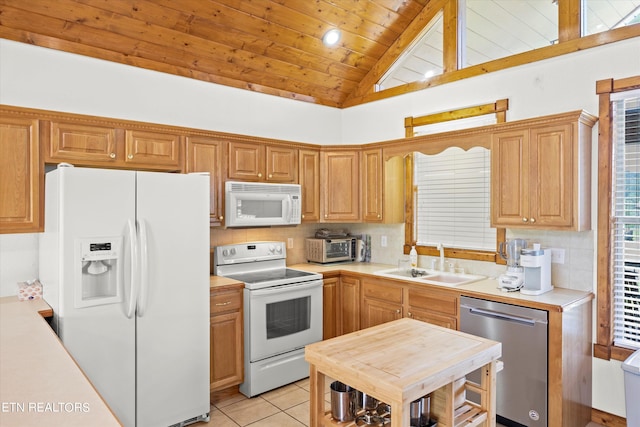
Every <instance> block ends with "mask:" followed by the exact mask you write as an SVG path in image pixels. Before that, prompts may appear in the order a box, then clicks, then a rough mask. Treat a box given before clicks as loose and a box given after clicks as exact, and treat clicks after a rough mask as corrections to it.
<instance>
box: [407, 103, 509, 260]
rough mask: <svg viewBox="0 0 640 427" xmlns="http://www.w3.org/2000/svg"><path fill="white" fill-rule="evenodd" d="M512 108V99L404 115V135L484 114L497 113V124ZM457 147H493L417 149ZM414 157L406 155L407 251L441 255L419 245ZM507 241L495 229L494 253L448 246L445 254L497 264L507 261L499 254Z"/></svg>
mask: <svg viewBox="0 0 640 427" xmlns="http://www.w3.org/2000/svg"><path fill="white" fill-rule="evenodd" d="M508 109H509V100H508V99H507V98H505V99H499V100H497V101H496V102H494V103H489V104H482V105H476V106H472V107H465V108H459V109H456V110H450V111H445V112H441V113H434V114H429V115H425V116H418V117H405V119H404V127H405V136H406V137H407V138H411V137H413V136H414V135H415V129H414V128H415V127H419V126H427V125H430V124H436V123H442V122H446V121H451V120H458V119H465V118H470V117H477V116H482V115H485V114H495V115H496V123H505V122H506V120H507V116H506V114H507V110H508ZM452 146H456V147H461V148H463V149H469V148H470V147H472V146H480V147H485V148H488V149H489V150H491V146H490V144H489V145H488V146H487V145H485V144H480V143H478V144H475V143H471V144H469V143H467V144H465V143H461V144H443V145H439V144H433V145H431V148H432V150H429V151H427V150H417V151H419V152H421V153H423V154H438V153H440V152H442V151H444V150H445V149H447V148H449V147H452ZM413 159H414V156H413V155H409V156H407V157H406V158H405V186H404V188H405V196H404V197H405V198H404V199H405V219H406V220H405V232H404V236H405V242H404V247H403V252H404V254H408V253H409V251H410V250H411V247H412V246H415V247H416V251H417V252H418V254H419V255H427V256H439V255H440V251H439V250H438V248H437V247H435V246H423V245H417V244H416V236H415V234H414V230H415V227H414V217H415V216H414V215H415V211H414V201H415V198H414V197H415V194H416V188H415V185H414V182H413V174H414V160H413ZM505 240H506V229H505V228H496V247H495V250H494V251H493V252H489V251H480V250H473V249H461V248H447V247H444V256H445V257H447V258H457V259H468V260H474V261H487V262H495V263H496V264H506V261H505V260H503V259H502V258H501V257H500V256H498V245H499V244H500V242H503V241H505Z"/></svg>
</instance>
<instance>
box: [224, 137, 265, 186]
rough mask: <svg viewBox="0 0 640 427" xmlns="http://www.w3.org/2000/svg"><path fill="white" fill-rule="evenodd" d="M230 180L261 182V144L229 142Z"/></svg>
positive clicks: (262, 164) (262, 156)
mask: <svg viewBox="0 0 640 427" xmlns="http://www.w3.org/2000/svg"><path fill="white" fill-rule="evenodd" d="M228 150H229V157H228V158H229V167H228V176H229V178H230V179H239V180H245V181H262V180H263V177H264V164H265V148H264V145H262V144H254V143H249V142H238V141H229V145H228Z"/></svg>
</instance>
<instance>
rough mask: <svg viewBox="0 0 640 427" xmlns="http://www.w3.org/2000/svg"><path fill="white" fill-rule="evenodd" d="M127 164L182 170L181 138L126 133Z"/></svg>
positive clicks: (132, 131) (146, 133)
mask: <svg viewBox="0 0 640 427" xmlns="http://www.w3.org/2000/svg"><path fill="white" fill-rule="evenodd" d="M125 163H126V164H127V165H128V166H129V167H135V166H137V165H140V166H142V167H147V168H150V169H158V170H170V171H171V170H181V169H182V167H181V164H180V136H179V135H175V134H171V133H161V132H148V131H142V130H126V131H125Z"/></svg>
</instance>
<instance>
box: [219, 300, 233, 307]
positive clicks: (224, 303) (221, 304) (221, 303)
mask: <svg viewBox="0 0 640 427" xmlns="http://www.w3.org/2000/svg"><path fill="white" fill-rule="evenodd" d="M229 304H231V301H227V302H217V303H216V305H217V306H218V307H221V306H225V305H229Z"/></svg>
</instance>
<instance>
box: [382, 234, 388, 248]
mask: <svg viewBox="0 0 640 427" xmlns="http://www.w3.org/2000/svg"><path fill="white" fill-rule="evenodd" d="M380 246H382V247H383V248H386V247H387V236H382V237H380Z"/></svg>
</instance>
